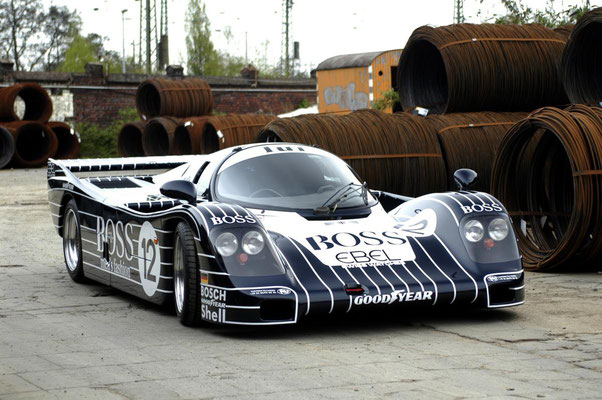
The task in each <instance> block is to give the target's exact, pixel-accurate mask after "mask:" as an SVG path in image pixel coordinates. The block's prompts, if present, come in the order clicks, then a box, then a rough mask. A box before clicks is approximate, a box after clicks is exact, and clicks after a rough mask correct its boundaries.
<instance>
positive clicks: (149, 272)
mask: <svg viewBox="0 0 602 400" xmlns="http://www.w3.org/2000/svg"><path fill="white" fill-rule="evenodd" d="M142 249H143V250H144V271H143V272H144V275H143V276H144V279H146V280H147V281H151V282H156V280H157V276H156V275H155V274H153V269H154V266H155V258H156V257H157V250H156V248H155V243H154V242H153V241H152V240H150V239H146V238H145V239H142ZM151 250H152V256H151V257H152V259H151V260H150V265H149V264H148V263H147V262H148V260H149V258H151V257H149V253H150V251H151Z"/></svg>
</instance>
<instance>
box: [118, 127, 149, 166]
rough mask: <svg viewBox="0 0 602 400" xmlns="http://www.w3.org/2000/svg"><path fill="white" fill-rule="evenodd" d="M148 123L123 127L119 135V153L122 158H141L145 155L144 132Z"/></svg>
mask: <svg viewBox="0 0 602 400" xmlns="http://www.w3.org/2000/svg"><path fill="white" fill-rule="evenodd" d="M145 126H146V122H144V121H134V122H128V123H126V124H125V125H123V126H122V127H121V129H120V130H119V134H118V135H117V151H119V154H120V155H121V156H122V157H141V156H143V155H144V149H143V148H142V132H143V131H144V127H145Z"/></svg>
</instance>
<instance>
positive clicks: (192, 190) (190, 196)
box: [159, 180, 196, 204]
mask: <svg viewBox="0 0 602 400" xmlns="http://www.w3.org/2000/svg"><path fill="white" fill-rule="evenodd" d="M159 191H160V192H161V194H162V195H164V196H167V197H171V198H172V199H180V200H186V201H187V202H189V203H191V204H195V203H196V186H195V185H194V183H192V182H190V181H186V180H177V181H169V182H165V183H164V184H163V185H162V186H161V189H159Z"/></svg>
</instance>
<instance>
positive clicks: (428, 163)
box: [257, 110, 447, 196]
mask: <svg viewBox="0 0 602 400" xmlns="http://www.w3.org/2000/svg"><path fill="white" fill-rule="evenodd" d="M257 139H258V141H281V142H291V143H304V144H309V145H313V144H315V145H318V146H319V147H321V148H323V149H325V150H328V151H330V152H332V153H334V154H337V155H338V156H340V157H341V158H343V159H344V160H346V161H347V162H348V163H349V165H351V166H352V167H353V168H354V169H355V170H356V171H357V173H358V174H359V175H360V176H361V177H362V178H363V179H365V180H366V181H367V182H368V184H369V186H370V187H372V188H375V189H381V190H386V191H390V192H394V193H400V194H405V195H409V196H417V195H421V194H425V193H429V192H432V191H437V190H445V187H446V181H447V178H446V171H445V164H444V162H443V156H442V153H441V147H440V145H439V141H438V139H437V133H436V132H435V131H434V130H433V129H432V128H431V127H429V125H428V124H427V123H426V121H425V120H424V118H422V117H418V116H413V115H410V114H395V115H393V116H391V115H388V114H384V113H382V112H379V111H373V110H362V111H356V112H353V113H351V114H348V115H302V116H299V117H295V118H283V119H279V120H276V121H273V122H271V123H270V124H268V125H267V126H266V127H265V128H264V129H263V130H262V132H261V133H260V134H259V136H258V138H257Z"/></svg>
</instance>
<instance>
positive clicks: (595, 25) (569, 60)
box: [562, 7, 602, 106]
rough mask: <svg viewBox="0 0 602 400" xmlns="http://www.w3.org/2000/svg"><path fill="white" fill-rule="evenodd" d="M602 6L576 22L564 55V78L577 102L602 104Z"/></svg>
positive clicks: (574, 102) (570, 94) (569, 93)
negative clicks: (601, 42) (601, 44)
mask: <svg viewBox="0 0 602 400" xmlns="http://www.w3.org/2000/svg"><path fill="white" fill-rule="evenodd" d="M601 40H602V7H601V8H597V9H595V10H593V11H590V12H588V13H586V14H585V15H584V16H583V17H582V18H581V19H580V20H579V21H578V22H577V24H576V25H575V28H574V29H573V31H572V33H571V36H570V38H569V40H568V42H567V44H566V47H565V49H564V54H563V55H562V82H563V84H564V89H565V90H566V93H567V94H568V97H569V99H570V100H571V102H572V103H573V104H588V105H597V106H598V105H602V46H600V41H601Z"/></svg>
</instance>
